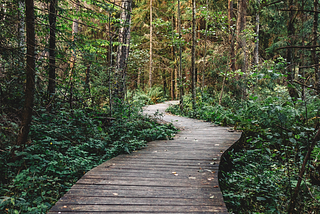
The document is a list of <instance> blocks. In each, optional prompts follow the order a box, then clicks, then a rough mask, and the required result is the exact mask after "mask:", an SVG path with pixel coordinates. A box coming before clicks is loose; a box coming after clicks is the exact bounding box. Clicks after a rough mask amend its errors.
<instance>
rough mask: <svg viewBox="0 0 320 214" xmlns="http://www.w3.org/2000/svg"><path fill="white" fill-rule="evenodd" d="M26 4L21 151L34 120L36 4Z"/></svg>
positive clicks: (27, 2) (19, 144)
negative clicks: (24, 79) (24, 78)
mask: <svg viewBox="0 0 320 214" xmlns="http://www.w3.org/2000/svg"><path fill="white" fill-rule="evenodd" d="M25 4H26V21H25V22H26V35H27V39H26V41H27V59H26V92H25V104H24V108H23V112H22V122H21V127H20V133H19V134H18V138H17V146H20V150H22V147H23V146H24V145H25V143H26V142H27V139H28V134H29V130H30V126H31V120H32V109H33V100H34V89H35V67H36V66H35V30H34V2H33V0H25Z"/></svg>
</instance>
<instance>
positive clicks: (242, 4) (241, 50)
mask: <svg viewBox="0 0 320 214" xmlns="http://www.w3.org/2000/svg"><path fill="white" fill-rule="evenodd" d="M246 12H247V0H238V17H237V55H238V56H239V58H240V59H239V60H238V63H237V66H236V69H241V72H242V75H243V86H242V88H240V90H241V92H242V97H243V98H244V99H246V96H247V88H246V72H247V71H246V70H247V53H246V52H247V50H246V49H247V44H246V38H245V33H244V30H245V27H246V14H247V13H246Z"/></svg>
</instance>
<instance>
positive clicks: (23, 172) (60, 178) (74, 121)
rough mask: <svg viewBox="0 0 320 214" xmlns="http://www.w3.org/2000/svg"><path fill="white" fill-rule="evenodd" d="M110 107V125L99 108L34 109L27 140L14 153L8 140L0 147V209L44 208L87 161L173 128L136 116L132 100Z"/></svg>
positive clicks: (36, 210)
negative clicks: (21, 148)
mask: <svg viewBox="0 0 320 214" xmlns="http://www.w3.org/2000/svg"><path fill="white" fill-rule="evenodd" d="M116 110H117V111H118V113H116V112H115V114H114V117H115V120H112V125H111V126H110V124H108V123H104V121H105V120H106V119H107V117H106V115H107V114H106V112H103V111H100V110H94V109H74V110H67V109H60V110H59V111H57V112H56V113H55V114H50V113H48V112H47V111H46V110H45V109H38V110H37V111H36V114H35V116H34V117H33V123H32V127H31V131H30V140H29V143H28V145H26V147H25V148H23V150H22V151H21V152H16V154H15V157H14V158H12V155H11V149H12V146H10V144H9V143H8V142H9V141H6V142H7V143H6V145H3V148H2V150H1V152H0V163H1V164H0V171H1V172H2V173H1V175H0V181H1V183H0V195H1V198H0V210H1V213H2V212H3V213H46V212H47V211H48V209H50V207H51V206H52V205H53V204H54V203H55V202H56V201H57V200H58V199H59V198H60V197H61V196H62V195H63V194H64V193H65V192H66V191H67V190H68V189H69V188H70V187H71V186H72V185H73V184H74V183H75V182H76V181H77V180H78V179H79V178H80V177H81V176H83V174H84V173H85V172H87V171H89V170H90V169H92V168H93V167H95V166H97V165H99V164H101V163H103V162H104V161H106V160H108V159H110V158H112V157H114V156H116V155H118V154H121V153H130V152H131V151H133V150H137V149H140V148H142V147H144V146H145V145H146V142H147V141H150V140H155V139H168V138H172V136H173V134H174V133H175V132H176V129H175V128H174V127H173V126H172V125H161V124H157V123H156V121H155V120H154V119H150V118H146V117H144V116H142V115H141V114H140V112H139V110H140V109H139V108H136V107H134V106H130V105H122V106H119V107H118V109H116ZM1 133H2V135H1V136H3V132H1ZM5 134H6V133H5Z"/></svg>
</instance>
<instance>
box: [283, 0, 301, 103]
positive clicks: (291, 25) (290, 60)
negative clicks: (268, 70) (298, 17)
mask: <svg viewBox="0 0 320 214" xmlns="http://www.w3.org/2000/svg"><path fill="white" fill-rule="evenodd" d="M288 7H289V21H288V25H287V36H288V38H289V47H288V48H287V54H286V57H287V78H288V84H287V88H288V91H289V95H290V97H291V98H292V99H293V100H297V99H298V98H299V94H298V91H297V90H296V89H295V88H294V87H293V80H294V76H295V69H293V68H294V64H293V59H294V57H293V54H294V53H293V51H292V48H291V47H290V46H292V45H293V44H294V34H295V28H294V20H295V11H294V10H293V0H288Z"/></svg>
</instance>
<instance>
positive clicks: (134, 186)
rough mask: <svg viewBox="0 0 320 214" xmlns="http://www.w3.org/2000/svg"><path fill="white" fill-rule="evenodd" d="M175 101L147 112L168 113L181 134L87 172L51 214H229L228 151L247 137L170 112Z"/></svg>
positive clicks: (169, 120)
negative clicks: (223, 187) (221, 173)
mask: <svg viewBox="0 0 320 214" xmlns="http://www.w3.org/2000/svg"><path fill="white" fill-rule="evenodd" d="M174 103H176V101H170V102H166V103H162V104H157V105H151V106H147V107H145V108H144V113H145V114H149V115H152V114H154V113H155V112H156V111H157V110H158V111H159V112H160V113H163V117H162V120H164V121H166V122H172V123H173V125H174V126H176V127H179V128H180V129H181V130H182V131H180V132H179V133H178V134H177V135H176V136H175V138H174V140H160V141H153V142H150V143H148V146H147V147H146V148H145V149H142V150H139V151H136V152H133V153H131V154H126V155H120V156H117V157H115V158H113V159H110V160H109V161H107V162H105V163H103V164H101V165H99V166H97V167H95V168H94V169H92V170H91V171H89V172H88V173H86V174H85V175H84V176H83V177H82V178H81V179H80V180H79V181H78V182H77V183H76V184H75V185H74V186H73V187H72V188H71V189H70V191H69V192H67V193H66V194H65V195H64V196H63V197H62V198H61V199H60V200H59V201H58V202H57V203H56V205H55V206H54V207H52V209H51V210H50V211H49V212H48V213H49V214H54V213H55V214H56V213H86V214H90V213H94V214H98V213H158V214H159V213H180V214H184V213H228V212H227V209H226V206H225V204H224V202H223V197H222V193H221V191H220V188H219V184H218V168H219V163H220V157H221V155H222V153H223V152H224V151H225V150H226V149H228V148H229V147H230V146H231V145H232V144H233V143H234V142H236V141H237V140H238V139H239V138H240V135H241V133H239V132H228V130H227V128H226V127H217V126H214V125H212V124H211V123H208V122H202V121H200V120H195V119H189V118H184V117H179V116H173V115H170V114H167V113H165V109H166V108H168V106H169V104H174Z"/></svg>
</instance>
